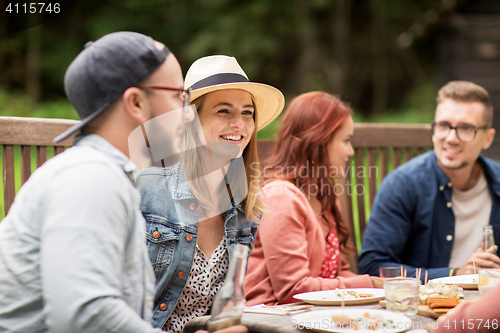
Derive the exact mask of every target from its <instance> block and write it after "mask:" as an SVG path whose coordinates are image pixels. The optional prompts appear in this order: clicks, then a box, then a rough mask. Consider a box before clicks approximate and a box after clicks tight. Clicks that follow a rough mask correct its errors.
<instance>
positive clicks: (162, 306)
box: [160, 303, 167, 311]
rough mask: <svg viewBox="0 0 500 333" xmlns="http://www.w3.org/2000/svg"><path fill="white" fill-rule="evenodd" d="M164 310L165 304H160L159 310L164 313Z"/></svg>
mask: <svg viewBox="0 0 500 333" xmlns="http://www.w3.org/2000/svg"><path fill="white" fill-rule="evenodd" d="M166 309H167V304H165V303H161V304H160V310H161V311H165V310H166Z"/></svg>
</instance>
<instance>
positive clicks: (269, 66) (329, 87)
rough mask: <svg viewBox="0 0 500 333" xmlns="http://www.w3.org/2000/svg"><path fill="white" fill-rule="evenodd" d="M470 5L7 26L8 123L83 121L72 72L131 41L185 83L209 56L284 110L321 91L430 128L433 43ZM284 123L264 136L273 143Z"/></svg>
mask: <svg viewBox="0 0 500 333" xmlns="http://www.w3.org/2000/svg"><path fill="white" fill-rule="evenodd" d="M465 2H467V1H460V0H398V1H393V0H308V1H306V0H286V1H285V0H273V1H269V0H240V1H235V0H184V1H171V0H147V1H144V0H120V1H118V0H85V1H78V3H77V4H76V6H75V7H74V8H73V9H71V10H70V11H69V12H68V13H66V14H64V15H62V16H61V17H59V18H57V19H55V20H52V21H50V22H46V23H44V24H41V25H39V26H37V27H35V28H31V29H28V30H25V31H20V32H16V33H9V31H6V29H2V28H1V26H0V115H2V116H22V117H25V116H26V117H28V116H29V117H52V118H69V119H77V115H76V112H75V111H74V110H73V109H72V107H71V105H69V103H68V102H67V101H66V99H65V96H64V89H63V84H62V83H63V77H64V72H65V70H66V68H67V66H68V65H69V63H70V62H71V60H72V59H73V58H74V57H75V56H76V55H77V54H78V52H79V51H80V50H81V49H82V48H83V45H84V44H85V43H86V42H87V41H90V40H95V39H97V38H99V37H101V36H102V35H104V34H106V33H110V32H113V31H118V30H132V31H138V32H141V33H144V34H147V35H150V36H152V37H153V38H155V39H156V40H159V41H161V42H163V43H165V44H166V45H167V46H168V47H169V48H170V49H171V50H172V51H173V53H174V54H175V55H176V56H177V58H178V59H179V61H180V63H181V66H182V68H183V70H184V72H186V70H187V69H188V68H189V66H190V64H191V63H192V62H193V61H194V60H196V59H198V58H199V57H202V56H206V55H213V54H225V55H230V56H235V57H236V58H237V59H238V61H239V63H240V64H241V66H242V67H243V69H244V70H245V71H246V73H247V74H248V76H249V78H250V80H252V81H257V82H263V83H267V84H270V85H273V86H275V87H277V88H279V89H280V90H282V91H283V93H284V95H285V97H286V100H287V101H290V100H291V99H292V98H293V97H294V96H297V95H298V94H300V93H303V92H306V91H311V90H324V91H327V92H330V93H333V94H337V95H340V96H341V98H342V99H343V100H345V101H347V102H349V103H350V104H351V105H352V107H353V108H354V110H355V112H356V117H355V120H356V121H373V122H406V123H414V122H418V123H422V122H430V121H431V120H432V117H433V110H434V107H435V104H434V103H435V102H434V98H435V94H436V92H437V85H438V83H437V77H438V75H439V67H438V52H437V47H436V40H437V38H438V36H439V32H440V31H441V30H442V27H443V25H444V22H446V21H447V20H448V18H449V17H450V15H453V13H454V12H456V11H457V10H459V9H460V6H461V5H462V4H463V3H465ZM0 3H6V2H5V1H1V0H0ZM3 15H6V14H5V13H3ZM1 18H2V17H1V16H0V21H1ZM0 24H1V23H0ZM279 121H280V119H277V120H276V121H275V122H274V123H273V124H272V125H271V126H269V127H267V128H266V129H264V130H262V131H261V132H259V137H260V138H270V137H273V136H274V135H275V132H276V129H277V127H278V125H279Z"/></svg>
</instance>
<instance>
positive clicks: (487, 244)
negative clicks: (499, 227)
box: [483, 225, 495, 252]
mask: <svg viewBox="0 0 500 333" xmlns="http://www.w3.org/2000/svg"><path fill="white" fill-rule="evenodd" d="M492 246H495V237H494V236H493V226H491V225H485V226H484V227H483V252H486V250H488V249H489V248H491V247H492Z"/></svg>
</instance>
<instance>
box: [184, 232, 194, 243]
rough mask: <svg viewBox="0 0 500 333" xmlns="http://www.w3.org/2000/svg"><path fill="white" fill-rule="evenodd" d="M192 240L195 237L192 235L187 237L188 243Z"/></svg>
mask: <svg viewBox="0 0 500 333" xmlns="http://www.w3.org/2000/svg"><path fill="white" fill-rule="evenodd" d="M192 239H193V236H191V235H190V234H187V236H186V240H187V241H188V242H190V241H191V240H192Z"/></svg>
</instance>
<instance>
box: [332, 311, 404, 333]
mask: <svg viewBox="0 0 500 333" xmlns="http://www.w3.org/2000/svg"><path fill="white" fill-rule="evenodd" d="M332 320H333V322H334V323H335V326H337V327H342V328H351V329H353V330H355V331H356V330H359V329H369V330H378V329H388V328H396V325H395V324H394V320H392V319H385V318H384V317H382V316H381V315H373V314H370V313H369V312H365V313H364V314H363V317H359V318H351V317H348V316H344V315H332Z"/></svg>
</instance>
